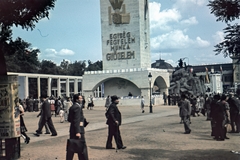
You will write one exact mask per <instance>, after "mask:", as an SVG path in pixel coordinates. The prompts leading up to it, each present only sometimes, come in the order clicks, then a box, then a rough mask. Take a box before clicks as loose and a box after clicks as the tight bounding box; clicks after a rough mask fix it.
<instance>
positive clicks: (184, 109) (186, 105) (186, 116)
mask: <svg viewBox="0 0 240 160" xmlns="http://www.w3.org/2000/svg"><path fill="white" fill-rule="evenodd" d="M178 106H179V107H180V109H181V112H180V116H181V117H183V124H184V129H185V132H184V134H190V133H191V129H190V115H191V105H190V102H189V101H188V100H187V99H186V95H185V94H182V95H181V101H180V102H179V103H178Z"/></svg>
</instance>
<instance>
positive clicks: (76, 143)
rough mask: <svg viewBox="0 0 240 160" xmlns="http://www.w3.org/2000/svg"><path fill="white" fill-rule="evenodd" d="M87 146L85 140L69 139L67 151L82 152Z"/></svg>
mask: <svg viewBox="0 0 240 160" xmlns="http://www.w3.org/2000/svg"><path fill="white" fill-rule="evenodd" d="M84 146H85V141H84V140H82V139H68V140H67V151H70V152H73V153H82V152H83V149H84Z"/></svg>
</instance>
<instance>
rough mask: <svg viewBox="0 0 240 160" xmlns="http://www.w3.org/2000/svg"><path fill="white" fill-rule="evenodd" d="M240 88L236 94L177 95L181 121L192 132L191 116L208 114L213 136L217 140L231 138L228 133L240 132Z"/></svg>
mask: <svg viewBox="0 0 240 160" xmlns="http://www.w3.org/2000/svg"><path fill="white" fill-rule="evenodd" d="M239 97H240V89H238V90H237V92H236V94H234V93H231V92H230V93H228V94H210V95H205V96H203V95H199V96H194V95H187V94H181V96H180V97H177V100H176V101H177V102H176V104H177V105H178V107H179V116H180V119H181V120H180V123H183V124H184V128H185V132H184V133H185V134H190V133H191V129H190V124H191V117H198V116H200V115H203V116H206V120H207V121H210V122H211V123H210V124H211V130H212V131H211V136H213V138H214V139H215V140H217V141H224V140H226V139H229V137H228V136H227V133H228V132H230V133H239V132H240V100H239Z"/></svg>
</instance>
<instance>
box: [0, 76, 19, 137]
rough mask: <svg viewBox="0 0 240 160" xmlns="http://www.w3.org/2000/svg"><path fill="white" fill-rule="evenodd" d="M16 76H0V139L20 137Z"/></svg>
mask: <svg viewBox="0 0 240 160" xmlns="http://www.w3.org/2000/svg"><path fill="white" fill-rule="evenodd" d="M17 102H18V76H15V75H11V76H0V139H8V138H15V137H20V136H21V132H20V112H19V109H18V107H17Z"/></svg>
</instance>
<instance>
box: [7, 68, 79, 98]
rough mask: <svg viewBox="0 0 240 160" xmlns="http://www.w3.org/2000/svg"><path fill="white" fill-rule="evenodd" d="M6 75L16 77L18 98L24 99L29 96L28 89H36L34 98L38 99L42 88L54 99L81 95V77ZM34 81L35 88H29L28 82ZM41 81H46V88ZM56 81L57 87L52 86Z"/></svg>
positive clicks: (29, 74) (11, 73) (31, 74)
mask: <svg viewBox="0 0 240 160" xmlns="http://www.w3.org/2000/svg"><path fill="white" fill-rule="evenodd" d="M8 75H17V76H18V83H19V94H18V95H19V98H20V99H24V98H27V97H28V96H34V95H29V94H30V93H29V88H31V87H36V89H37V95H35V97H34V98H39V97H40V96H41V94H43V92H44V91H43V90H41V88H44V89H46V90H47V93H45V94H47V95H48V96H52V95H54V96H55V97H61V96H67V97H69V96H71V95H72V94H78V93H80V94H82V90H81V88H82V76H68V75H50V74H33V73H13V72H8ZM30 79H35V80H36V82H37V83H36V86H30V84H29V80H30ZM41 79H46V80H47V83H46V84H47V86H43V85H42V84H41ZM54 79H55V80H56V83H57V85H56V86H53V80H54Z"/></svg>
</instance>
